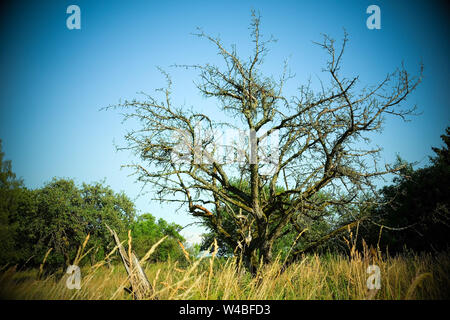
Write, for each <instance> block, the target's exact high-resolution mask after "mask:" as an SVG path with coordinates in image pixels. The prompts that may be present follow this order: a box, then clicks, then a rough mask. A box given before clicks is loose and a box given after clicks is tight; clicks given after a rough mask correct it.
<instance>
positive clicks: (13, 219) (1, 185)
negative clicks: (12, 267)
mask: <svg viewBox="0 0 450 320" xmlns="http://www.w3.org/2000/svg"><path fill="white" fill-rule="evenodd" d="M4 156H5V154H4V153H3V152H2V141H1V140H0V265H4V264H6V263H10V262H14V261H16V260H17V258H18V253H17V252H15V250H14V249H15V239H16V236H17V232H18V227H19V225H18V221H17V215H18V210H19V198H20V197H21V193H22V188H23V182H22V180H21V179H17V178H16V174H15V173H14V172H13V171H12V164H11V161H10V160H5V159H4Z"/></svg>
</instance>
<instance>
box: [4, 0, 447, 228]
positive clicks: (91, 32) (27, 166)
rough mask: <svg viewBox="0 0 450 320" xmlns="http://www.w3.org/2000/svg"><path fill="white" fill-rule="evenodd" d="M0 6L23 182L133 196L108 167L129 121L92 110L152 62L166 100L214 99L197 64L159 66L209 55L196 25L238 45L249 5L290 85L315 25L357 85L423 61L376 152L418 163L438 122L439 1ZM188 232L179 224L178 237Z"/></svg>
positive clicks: (271, 65)
mask: <svg viewBox="0 0 450 320" xmlns="http://www.w3.org/2000/svg"><path fill="white" fill-rule="evenodd" d="M71 4H76V5H78V6H79V7H80V8H81V30H68V29H67V28H66V19H67V17H68V14H66V8H67V7H68V6H69V5H71ZM371 4H376V5H378V6H379V7H380V8H381V27H382V28H381V30H369V29H367V28H366V19H367V17H368V16H369V15H368V14H366V8H367V7H368V6H369V5H371ZM2 6H3V7H2V9H1V12H2V13H1V15H2V16H1V21H0V24H1V26H0V30H1V31H0V37H1V39H0V41H1V51H0V70H1V72H0V76H1V82H0V83H1V87H0V139H2V141H3V151H4V152H5V153H6V158H7V159H10V160H12V162H13V170H14V171H15V172H16V173H17V175H18V176H20V177H22V178H23V179H24V180H25V183H26V185H27V186H29V187H30V188H37V187H41V186H42V185H43V184H44V183H45V182H48V181H50V180H51V179H52V177H55V176H56V177H68V178H74V179H75V181H76V182H78V183H81V182H88V183H89V182H94V181H99V180H102V179H104V178H106V183H107V184H108V185H110V186H111V187H112V188H113V189H114V190H116V191H121V190H123V191H124V192H125V193H126V194H128V195H129V196H130V197H131V198H132V199H134V198H135V197H136V196H137V195H138V193H139V191H140V186H139V185H137V184H135V183H134V179H133V178H132V177H129V176H128V175H129V174H130V173H131V172H130V171H127V170H125V169H123V170H120V166H121V164H126V163H127V162H129V161H130V160H131V159H132V158H131V156H130V155H129V154H126V153H116V152H115V149H114V147H113V140H115V141H116V142H117V143H119V144H120V142H121V141H123V140H122V137H123V134H124V133H125V131H126V129H127V127H126V126H124V125H121V123H120V117H119V116H118V114H117V113H115V112H112V111H109V112H105V111H99V109H100V108H101V107H104V106H107V105H109V104H114V103H117V102H118V101H119V99H120V98H131V97H134V96H135V94H136V92H138V91H141V90H142V91H145V92H147V93H152V90H153V89H155V88H159V87H162V86H163V85H164V79H163V78H162V77H161V75H160V74H159V73H158V71H157V69H156V66H161V67H163V68H165V69H166V70H167V71H169V72H171V73H172V74H173V77H174V93H175V96H174V98H175V102H177V103H186V104H187V105H194V106H200V107H202V108H204V109H205V110H209V111H211V110H215V109H214V108H215V106H214V104H212V102H209V101H207V100H204V99H202V98H201V97H200V96H199V95H198V93H197V92H196V91H195V90H193V85H192V80H193V76H195V74H193V73H192V72H184V71H181V70H172V69H171V68H170V67H169V66H170V65H171V64H174V63H179V64H194V63H205V62H215V61H217V59H218V57H217V55H216V52H215V50H214V48H213V47H212V46H211V45H210V44H209V43H207V42H205V41H204V40H201V39H198V38H196V37H194V36H192V35H190V33H191V32H194V31H195V29H196V27H202V28H203V29H204V30H205V31H206V32H207V33H210V34H213V35H217V34H220V36H221V38H222V39H223V41H224V43H225V44H227V45H229V44H233V43H235V44H236V45H237V49H238V51H239V52H241V53H242V54H243V55H244V56H246V54H247V53H249V50H250V46H249V45H250V42H249V31H248V26H249V22H250V11H251V9H256V10H259V12H260V14H261V16H262V26H261V28H262V33H263V34H266V35H270V34H273V35H274V37H275V38H277V39H278V42H277V43H276V44H275V45H274V46H273V48H272V50H271V53H270V55H269V56H268V57H267V59H266V67H267V69H266V70H267V71H269V72H273V73H274V74H278V73H279V71H280V66H281V63H282V62H283V60H284V59H285V58H289V61H290V68H291V70H292V71H293V72H294V73H295V74H296V75H297V77H296V78H295V79H294V80H291V89H293V88H296V87H297V86H298V85H299V84H301V83H302V82H304V81H305V80H306V79H307V78H308V77H309V76H312V79H313V80H314V79H315V78H316V77H322V78H323V77H324V76H325V75H324V74H323V73H321V68H322V67H323V66H324V63H325V56H324V55H323V53H322V51H321V49H319V48H318V47H317V46H315V45H313V44H312V41H320V40H321V33H327V34H329V35H331V36H332V37H335V38H336V39H338V40H339V39H341V38H342V34H343V32H342V30H343V28H345V29H346V30H347V32H348V33H349V36H350V42H349V45H348V48H347V51H346V55H345V57H344V61H343V72H344V73H345V74H347V75H356V74H359V75H360V79H361V81H362V83H366V84H373V83H375V82H376V81H379V80H381V79H382V78H383V77H384V76H385V75H386V74H387V73H388V72H390V71H393V70H394V69H395V68H396V67H397V66H399V65H400V64H401V62H402V61H404V62H405V65H406V67H407V69H408V70H410V71H411V72H412V73H415V72H416V71H417V70H418V66H419V62H420V61H423V63H424V65H425V71H424V81H423V83H422V84H421V85H420V86H419V88H418V89H417V91H416V92H415V93H414V94H412V95H411V96H410V98H409V100H408V102H407V103H408V104H409V105H413V104H417V105H418V107H419V111H421V112H422V115H421V116H418V117H415V118H413V119H412V121H411V122H408V123H404V122H402V121H399V120H389V121H387V123H386V127H385V130H384V132H383V134H382V135H379V136H377V137H375V139H374V143H376V144H379V145H381V146H382V147H383V148H384V150H383V153H382V155H383V158H384V159H385V160H386V161H388V162H389V161H393V159H394V158H395V155H396V154H397V153H398V154H400V155H401V156H402V157H403V158H404V159H406V160H407V161H410V162H412V161H418V162H420V164H419V166H422V165H425V164H426V163H427V156H428V155H431V147H432V146H437V145H440V144H441V141H440V138H439V136H440V135H441V134H442V133H443V132H444V130H445V128H446V126H448V125H449V115H450V113H449V110H450V106H449V99H448V96H449V92H450V85H449V82H448V81H449V55H448V54H449V39H450V37H449V24H448V22H447V20H448V12H449V10H448V7H445V6H444V5H443V2H442V3H441V2H437V1H404V0H397V1H375V0H372V1H320V0H316V1H300V0H298V1H282V0H279V1H211V0H210V1H111V0H110V1H94V0H90V1H75V0H71V1H62V0H61V1H33V2H31V1H30V2H25V1H12V4H9V5H2ZM316 79H317V78H316ZM292 93H294V92H292ZM150 198H151V196H150V195H146V196H141V197H140V198H138V199H136V205H137V208H138V210H140V212H150V213H152V214H153V215H155V216H157V217H163V218H164V219H166V220H168V221H170V222H177V223H179V224H181V225H185V224H187V223H189V222H191V221H192V220H190V219H189V218H188V216H187V214H185V213H183V212H181V211H180V212H179V213H175V210H174V209H175V208H174V207H171V206H167V205H163V206H160V205H159V204H158V203H154V202H151V201H149V199H150ZM199 232H201V229H199V228H197V227H190V228H188V229H187V233H185V234H186V235H187V236H191V235H193V234H197V233H199Z"/></svg>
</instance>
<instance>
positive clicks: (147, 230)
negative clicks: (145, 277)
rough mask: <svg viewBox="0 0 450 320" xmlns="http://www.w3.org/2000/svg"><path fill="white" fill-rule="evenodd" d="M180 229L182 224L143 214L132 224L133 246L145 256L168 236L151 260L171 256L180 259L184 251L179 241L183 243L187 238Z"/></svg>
mask: <svg viewBox="0 0 450 320" xmlns="http://www.w3.org/2000/svg"><path fill="white" fill-rule="evenodd" d="M179 230H181V226H179V225H177V224H175V223H168V222H167V221H165V220H164V219H159V220H158V221H156V219H155V217H154V216H153V215H151V214H149V213H146V214H142V215H140V216H138V217H137V219H136V222H134V223H133V225H132V236H133V248H134V250H135V252H136V254H137V255H138V256H139V257H143V256H144V255H145V253H146V252H147V251H148V250H149V249H150V248H151V247H152V246H153V245H154V244H155V243H156V242H158V241H159V240H160V239H161V238H163V237H164V236H168V238H167V239H166V240H165V241H164V242H162V243H161V244H160V245H159V246H158V248H157V250H156V252H155V253H154V254H153V255H152V256H151V257H150V261H166V260H167V259H168V258H169V256H170V258H172V259H180V258H182V257H183V252H182V250H181V247H180V246H179V244H178V242H180V243H182V242H184V241H185V240H184V238H183V237H182V236H181V235H180V234H179V233H178V232H179Z"/></svg>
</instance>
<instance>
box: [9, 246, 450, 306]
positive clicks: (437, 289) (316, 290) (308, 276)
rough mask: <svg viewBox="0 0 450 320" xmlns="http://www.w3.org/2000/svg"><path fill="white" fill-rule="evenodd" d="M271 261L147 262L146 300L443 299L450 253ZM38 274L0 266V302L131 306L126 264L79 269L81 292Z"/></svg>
mask: <svg viewBox="0 0 450 320" xmlns="http://www.w3.org/2000/svg"><path fill="white" fill-rule="evenodd" d="M369 265H377V266H378V267H379V268H380V275H381V283H380V289H378V290H377V289H372V290H369V289H368V286H367V279H368V278H369V276H370V274H368V273H367V267H368V266H369ZM282 266H283V261H281V259H279V258H278V259H276V260H275V261H274V263H272V264H270V265H265V266H261V267H260V269H259V270H258V272H257V274H256V275H253V276H252V275H251V274H250V273H249V272H247V271H246V270H245V269H243V268H241V267H240V266H239V265H237V260H236V258H234V257H232V258H219V257H216V255H215V254H212V255H208V256H202V257H198V258H194V257H192V256H191V257H188V261H187V262H184V263H183V265H181V264H180V263H179V262H178V261H171V260H170V259H169V261H167V262H156V263H146V264H144V265H143V268H144V270H145V273H146V275H147V277H148V279H149V281H150V283H151V284H152V288H153V290H152V293H151V295H150V296H149V297H148V298H149V299H159V300H170V299H175V300H178V299H185V300H189V299H194V300H208V299H213V300H214V299H217V300H221V299H230V300H235V299H243V300H256V299H258V300H259V299H261V300H265V299H268V300H269V299H270V300H296V299H302V300H303V299H305V300H310V299H313V300H330V299H331V300H354V299H357V300H365V299H379V300H403V299H449V298H450V277H449V275H448V271H449V270H450V254H449V253H448V252H443V253H439V254H435V255H431V254H429V253H422V254H416V253H412V252H411V253H404V254H402V255H397V256H394V257H390V256H389V255H383V254H380V253H379V252H378V253H375V254H374V252H373V250H372V251H371V250H366V249H364V251H363V252H358V251H356V250H350V252H349V254H348V255H345V254H334V253H329V254H322V255H318V254H310V255H305V256H303V257H302V258H301V259H300V260H298V261H296V262H294V263H292V264H290V265H289V266H288V267H287V268H285V269H284V270H283V268H282ZM43 269H44V273H43V274H42V270H41V271H40V270H39V269H29V270H20V269H17V267H15V266H12V267H3V268H2V270H1V272H0V297H1V298H2V299H44V300H53V299H56V300H58V299H64V300H72V299H76V300H80V299H81V300H87V299H88V300H109V299H112V300H114V299H119V300H129V299H133V297H132V295H131V294H130V293H129V292H127V291H126V290H125V288H126V287H128V286H129V279H128V275H127V273H126V270H125V268H124V265H123V264H121V263H119V262H117V263H113V264H111V265H108V264H106V262H105V261H101V262H99V263H97V264H95V265H93V266H90V265H85V266H83V267H82V268H81V275H82V280H81V289H79V290H77V289H72V290H70V289H68V288H67V286H66V281H67V277H68V275H67V274H65V273H63V272H62V270H61V271H58V272H54V273H51V274H46V273H45V265H43Z"/></svg>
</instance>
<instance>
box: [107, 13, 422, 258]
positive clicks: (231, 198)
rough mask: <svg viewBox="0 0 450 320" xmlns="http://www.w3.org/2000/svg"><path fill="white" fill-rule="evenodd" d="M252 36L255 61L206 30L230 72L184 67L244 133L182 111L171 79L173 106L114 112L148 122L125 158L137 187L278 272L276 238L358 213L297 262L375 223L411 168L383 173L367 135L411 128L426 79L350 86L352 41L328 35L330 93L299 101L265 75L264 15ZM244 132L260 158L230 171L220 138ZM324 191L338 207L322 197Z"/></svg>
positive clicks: (402, 77)
mask: <svg viewBox="0 0 450 320" xmlns="http://www.w3.org/2000/svg"><path fill="white" fill-rule="evenodd" d="M251 29H252V33H251V36H252V42H253V53H252V55H251V57H250V59H248V60H247V59H241V58H240V57H239V56H238V54H237V52H236V48H235V47H232V48H231V49H230V50H229V49H227V48H225V46H224V45H223V44H222V42H221V40H220V39H219V38H216V37H212V36H210V35H207V34H205V33H204V32H202V31H199V33H197V34H196V35H197V36H199V37H200V38H204V39H207V40H208V41H210V42H211V43H212V44H213V45H214V46H215V47H216V48H217V49H218V53H219V54H220V56H221V57H222V58H223V61H224V66H223V67H219V66H215V65H210V64H206V65H193V66H185V67H190V68H194V69H195V70H198V72H199V81H198V82H197V83H196V86H197V88H198V90H199V91H200V92H201V93H202V94H203V95H204V96H205V97H206V98H213V99H212V100H215V101H218V109H220V111H221V112H222V113H223V114H226V115H227V116H228V117H230V118H231V119H235V120H236V121H237V122H236V121H235V122H233V121H230V122H219V121H217V120H216V119H213V118H211V117H208V116H207V115H205V114H202V113H197V112H195V110H193V109H186V108H181V107H176V106H174V105H173V104H172V101H171V94H172V92H171V85H172V83H171V79H170V77H169V76H168V74H166V73H165V72H163V74H164V75H165V76H166V79H167V87H166V88H165V89H160V93H162V94H163V97H164V98H163V101H158V99H157V98H155V97H153V96H150V95H147V94H144V93H143V95H144V97H145V98H144V100H143V101H138V100H136V99H134V100H126V101H124V102H123V103H120V104H118V105H115V106H112V107H114V108H121V109H122V110H125V111H124V112H125V113H124V120H127V119H135V120H138V121H139V123H140V128H139V129H138V130H135V131H132V132H129V133H128V134H127V135H126V137H125V138H126V141H127V143H128V144H127V145H126V146H124V147H122V148H121V149H125V150H131V151H132V152H134V153H135V154H136V155H137V156H138V157H139V158H140V161H139V163H133V164H130V165H128V166H129V167H131V168H133V169H134V173H135V174H136V175H137V179H138V180H139V181H141V182H144V183H146V184H147V183H148V184H150V185H152V186H153V187H154V188H155V194H156V199H158V200H160V201H166V202H179V203H180V204H181V205H185V206H186V207H187V208H188V211H189V213H190V214H191V215H193V216H196V217H201V218H202V219H205V220H207V221H208V223H209V225H210V226H212V228H214V230H215V232H217V233H218V234H220V235H221V236H222V237H223V239H224V241H225V242H226V243H227V244H228V245H229V246H230V247H233V248H234V247H236V248H240V254H241V256H242V257H243V259H244V261H246V262H247V263H248V264H251V261H254V260H252V258H254V257H255V256H256V257H257V258H258V259H262V260H263V262H265V263H268V262H270V261H271V260H272V251H273V244H274V241H275V240H276V239H277V238H279V237H282V236H283V235H284V234H285V233H286V232H292V231H295V232H298V234H303V231H305V229H306V228H305V225H303V224H302V223H301V221H303V220H304V219H305V218H307V219H310V220H311V219H312V220H314V219H318V218H320V217H322V216H324V215H326V214H327V212H328V210H329V208H332V207H333V208H338V210H337V211H336V212H340V213H343V212H347V213H348V212H354V216H353V219H352V220H351V221H350V222H349V223H348V224H347V225H344V226H340V228H337V229H336V230H333V231H332V232H330V233H329V234H327V235H324V236H323V238H321V239H319V240H317V241H314V242H312V243H311V245H310V246H308V247H307V248H306V249H302V250H300V249H298V248H296V247H295V246H294V248H293V250H292V251H291V259H294V258H295V257H296V256H298V255H299V254H301V253H303V252H305V250H310V249H313V248H314V247H315V246H317V245H319V244H320V243H323V241H325V240H327V239H329V238H330V237H333V236H335V235H336V234H337V233H339V232H340V231H342V230H346V228H347V227H352V226H354V225H356V224H357V223H358V222H359V221H361V220H362V219H365V218H366V216H364V214H363V213H364V212H365V208H367V207H369V206H371V205H373V201H374V199H376V187H375V181H376V179H377V178H379V177H382V176H384V175H387V174H389V173H395V172H397V171H398V170H399V169H400V168H398V167H392V166H389V165H387V164H384V165H380V164H379V152H380V149H379V148H372V147H371V146H370V140H369V139H368V134H370V133H372V132H378V131H381V130H382V124H383V123H384V120H385V117H386V116H397V117H401V118H403V119H405V117H407V116H408V115H411V114H412V113H413V112H414V108H407V109H401V103H402V102H403V101H405V99H406V97H407V96H408V95H409V94H410V93H411V92H412V91H413V90H414V89H415V88H416V87H417V85H418V84H419V82H420V80H421V75H422V67H421V70H420V75H419V77H416V78H413V77H411V76H410V74H409V73H408V72H407V71H406V70H405V69H404V68H403V66H402V67H401V68H399V69H398V70H396V71H395V72H393V73H390V74H388V75H387V76H386V78H384V79H383V80H382V81H381V82H380V83H378V84H376V85H373V86H361V85H360V84H359V77H358V76H356V77H353V78H346V77H343V76H341V73H340V71H341V62H342V59H343V54H344V49H345V47H346V44H347V41H348V37H347V34H346V33H345V36H344V39H343V41H342V46H341V47H340V49H336V46H335V41H334V40H333V39H331V38H330V37H328V36H326V35H325V36H324V37H323V42H321V43H318V45H319V46H320V47H322V48H323V49H324V50H325V51H326V53H327V54H328V57H329V59H328V62H327V64H326V68H325V70H324V71H325V72H326V74H328V76H329V78H328V84H327V85H325V84H324V83H321V90H319V91H318V92H314V90H312V88H311V84H307V85H304V86H301V87H300V88H299V92H298V95H297V96H294V97H292V98H289V97H286V96H285V95H284V93H283V87H284V85H285V83H286V81H287V80H289V79H291V78H293V77H292V76H291V74H290V73H289V72H288V71H287V67H286V65H285V67H284V71H283V72H282V76H281V77H280V79H279V80H274V79H273V78H272V77H265V76H263V74H262V72H261V66H262V65H263V61H264V57H265V55H266V53H267V50H268V45H269V44H270V43H271V42H272V41H273V40H272V39H269V40H263V37H262V36H261V35H260V18H259V17H258V16H256V15H255V14H253V19H252V24H251ZM239 121H240V122H239ZM237 123H238V124H237ZM236 125H237V126H239V127H240V128H245V130H246V131H247V132H248V135H247V138H248V141H249V142H248V143H249V145H250V147H249V148H244V149H242V148H241V149H239V148H238V147H236V146H235V145H228V146H226V147H227V148H228V149H226V150H227V151H226V153H227V155H230V154H231V155H236V154H237V155H238V156H237V157H238V159H237V160H239V161H231V162H230V161H228V162H224V161H221V157H219V156H217V154H218V153H219V149H220V145H218V143H217V139H215V137H217V128H236ZM215 130H216V131H215ZM206 132H209V134H206ZM275 134H277V135H278V136H277V138H278V139H277V143H278V148H277V150H276V152H275V156H274V155H273V154H272V155H271V159H272V160H273V161H272V163H267V161H263V160H264V159H266V158H267V157H266V155H265V154H264V152H263V150H262V149H263V148H262V145H263V142H264V139H268V138H269V137H271V136H273V135H275ZM180 145H182V146H184V149H183V150H181V151H180V148H179V147H180ZM363 146H365V147H363ZM174 155H178V156H179V157H178V158H176V157H175V158H174ZM180 158H182V159H183V161H180ZM269 169H270V170H269ZM319 192H326V193H327V195H329V196H328V197H317V194H318V193H319ZM224 212H226V214H227V215H228V216H229V217H231V218H232V221H233V224H232V228H233V230H230V227H225V226H224V223H223V222H224V217H223V213H224ZM302 219H303V220H302ZM236 230H238V231H239V232H237V233H236V232H232V231H236ZM286 230H288V231H286ZM232 233H233V234H238V236H231V234H232ZM305 234H307V232H306V233H305ZM257 261H258V260H257ZM253 264H254V263H253Z"/></svg>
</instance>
